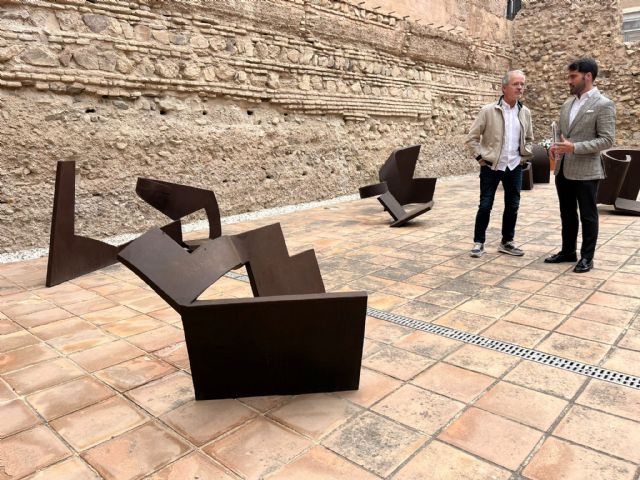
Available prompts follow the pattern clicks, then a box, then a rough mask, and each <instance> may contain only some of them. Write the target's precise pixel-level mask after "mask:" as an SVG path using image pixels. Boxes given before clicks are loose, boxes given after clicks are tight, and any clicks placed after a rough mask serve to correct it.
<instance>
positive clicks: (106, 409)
mask: <svg viewBox="0 0 640 480" xmlns="http://www.w3.org/2000/svg"><path fill="white" fill-rule="evenodd" d="M145 421H147V416H146V415H145V414H144V413H143V412H142V411H140V410H138V409H137V408H135V407H133V406H132V405H131V403H130V402H127V401H126V400H124V399H122V398H120V397H112V398H109V399H107V400H105V401H103V402H100V403H97V404H95V405H92V406H90V407H86V408H83V409H82V410H78V411H77V412H74V413H71V414H69V415H65V416H64V417H60V418H58V419H57V420H53V421H52V422H50V425H51V426H52V427H53V428H54V429H55V430H56V431H57V432H58V433H59V434H60V435H61V436H62V437H63V438H64V439H65V440H66V441H67V442H69V444H70V445H71V446H72V447H73V448H75V449H76V450H77V451H81V450H85V449H87V448H90V447H92V446H94V445H97V444H99V443H101V442H104V441H105V440H109V439H110V438H112V437H114V436H116V435H119V434H121V433H123V432H126V431H127V430H130V429H132V428H134V427H137V426H138V425H141V424H142V423H144V422H145Z"/></svg>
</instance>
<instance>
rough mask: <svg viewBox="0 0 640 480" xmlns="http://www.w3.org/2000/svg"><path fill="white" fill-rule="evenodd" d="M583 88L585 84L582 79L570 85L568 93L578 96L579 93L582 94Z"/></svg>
mask: <svg viewBox="0 0 640 480" xmlns="http://www.w3.org/2000/svg"><path fill="white" fill-rule="evenodd" d="M584 87H585V82H584V78H583V79H582V80H580V81H579V82H578V83H576V84H574V85H572V86H570V87H569V92H570V93H571V95H578V96H579V95H580V92H582V91H583V90H584Z"/></svg>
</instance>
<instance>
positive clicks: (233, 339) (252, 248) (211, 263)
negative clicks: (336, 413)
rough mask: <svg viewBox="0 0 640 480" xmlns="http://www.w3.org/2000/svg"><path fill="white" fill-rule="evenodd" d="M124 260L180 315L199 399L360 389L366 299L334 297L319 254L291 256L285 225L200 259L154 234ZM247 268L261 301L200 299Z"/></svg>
mask: <svg viewBox="0 0 640 480" xmlns="http://www.w3.org/2000/svg"><path fill="white" fill-rule="evenodd" d="M118 258H119V259H120V260H121V261H122V263H124V264H125V265H126V266H127V267H129V268H130V269H131V270H132V271H133V272H135V273H136V274H137V275H138V276H139V277H140V278H142V279H143V280H144V281H145V282H146V283H147V284H148V285H149V286H151V288H153V290H154V291H155V292H157V293H158V294H159V295H160V296H161V297H162V298H163V299H164V300H165V301H167V302H168V303H169V305H171V307H172V308H174V309H175V310H176V311H177V312H178V313H180V315H181V317H182V324H183V327H184V334H185V340H186V345H187V350H188V353H189V364H190V366H191V374H192V377H193V386H194V390H195V395H196V399H197V400H204V399H219V398H234V397H242V396H254V395H284V394H301V393H312V392H329V391H338V390H355V389H357V388H358V386H359V381H360V364H361V358H362V348H363V341H364V326H365V318H366V308H367V294H366V292H348V293H325V289H324V285H323V282H322V277H321V275H320V269H319V267H318V262H317V260H316V257H315V253H314V252H313V250H308V251H305V252H302V253H300V254H298V255H293V256H289V254H288V252H287V248H286V243H285V240H284V236H283V234H282V229H281V228H280V225H279V224H273V225H268V226H265V227H261V228H258V229H255V230H251V231H248V232H245V233H242V234H239V235H223V236H220V237H218V238H215V239H212V240H206V241H204V242H203V243H202V244H201V246H200V247H199V248H197V249H196V250H194V251H192V252H190V251H188V250H185V249H184V248H182V247H181V245H180V244H179V243H178V242H176V241H175V240H173V239H172V238H170V237H169V236H168V235H166V234H165V233H163V232H162V231H161V230H158V229H156V230H151V231H149V232H147V233H146V234H144V235H142V236H141V237H139V238H138V239H136V240H134V241H133V242H131V243H130V244H129V245H128V246H127V247H126V248H124V249H123V250H122V251H121V252H120V254H119V256H118ZM242 265H245V266H246V268H247V272H248V274H249V279H250V282H251V287H252V290H253V293H254V298H229V299H223V300H220V299H217V300H199V299H198V297H199V296H200V295H201V294H202V292H204V291H205V290H206V289H207V288H208V287H209V286H210V285H211V284H213V283H214V282H215V281H217V280H218V279H219V278H221V277H222V276H223V275H224V274H225V273H227V272H228V271H229V270H232V269H235V268H238V267H240V266H242Z"/></svg>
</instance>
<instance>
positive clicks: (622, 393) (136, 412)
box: [0, 176, 640, 480]
mask: <svg viewBox="0 0 640 480" xmlns="http://www.w3.org/2000/svg"><path fill="white" fill-rule="evenodd" d="M477 190H478V186H477V179H476V178H475V177H473V176H467V177H460V178H450V179H444V180H443V181H440V182H439V183H438V187H437V190H436V196H435V208H434V209H433V210H432V211H431V212H429V213H427V214H426V215H424V216H422V217H420V218H419V219H418V220H417V221H415V222H414V223H412V224H410V225H407V226H406V227H403V228H398V229H391V228H389V227H388V224H389V221H390V218H389V217H388V216H387V215H386V214H384V213H383V212H382V209H381V207H380V205H379V204H378V202H377V201H376V200H375V199H369V200H362V201H354V202H349V203H342V204H338V205H332V206H327V207H322V208H316V209H313V210H307V211H304V212H295V213H290V214H286V215H281V216H277V217H271V218H266V219H261V220H259V221H252V222H245V223H243V224H233V225H225V226H224V231H225V233H237V232H241V231H244V230H247V229H249V228H253V227H256V226H258V225H265V224H269V223H273V222H276V221H279V222H281V223H282V225H283V228H284V231H285V235H286V238H287V243H288V247H289V251H290V252H292V253H296V252H299V251H301V250H304V249H307V248H314V249H315V250H316V253H317V256H318V259H319V263H320V266H321V270H322V273H323V276H324V280H325V284H326V286H327V289H328V290H330V291H344V290H354V289H365V290H367V291H368V292H369V306H370V307H374V308H376V309H379V310H387V311H390V312H394V313H397V314H400V315H404V316H407V317H410V318H413V319H417V320H422V321H427V322H432V323H434V324H437V325H442V326H447V327H450V328H455V329H459V330H464V331H467V332H470V333H475V334H479V335H483V336H486V337H490V338H495V339H497V340H502V341H506V342H510V343H514V344H518V345H521V346H523V347H528V348H533V349H537V350H540V351H545V352H549V353H552V354H555V355H558V356H561V357H565V358H568V359H573V360H578V361H582V362H586V363H590V364H594V365H600V366H604V367H606V368H610V369H613V370H616V371H620V372H625V373H628V374H631V375H636V376H637V375H640V315H639V310H640V250H639V249H638V247H639V246H640V218H634V217H625V216H619V215H615V214H613V213H612V212H611V210H610V209H609V208H607V207H602V208H601V219H600V223H601V231H600V239H599V250H598V253H597V255H596V259H595V265H596V267H595V269H594V270H593V271H592V272H590V273H588V274H585V275H576V274H573V273H572V272H571V265H570V264H561V265H547V264H544V263H543V259H544V257H545V256H546V255H548V254H549V253H551V252H555V251H557V250H558V246H559V242H560V230H559V227H560V222H559V218H558V207H557V201H556V198H555V190H554V187H553V185H552V184H549V185H536V186H535V189H534V190H533V191H528V192H523V193H522V206H521V212H520V218H519V221H518V229H517V238H516V242H517V243H518V244H519V245H521V246H522V248H523V249H524V250H525V252H526V255H525V256H524V257H522V258H514V257H509V256H504V255H500V254H498V253H497V252H496V247H497V242H498V240H499V233H500V212H498V214H496V215H494V217H493V219H492V222H491V225H490V228H489V231H488V239H489V241H488V244H487V253H486V254H485V255H484V256H483V257H482V258H480V259H471V258H470V257H469V256H468V249H469V248H470V247H471V232H472V230H473V222H474V216H475V206H476V204H477V193H478V192H477ZM501 196H502V193H501V192H499V193H498V198H497V199H496V206H497V207H498V208H499V209H500V206H501V204H502V198H501ZM194 236H199V235H194ZM45 270H46V258H43V259H38V260H34V261H26V262H21V263H15V264H2V265H0V419H1V421H0V478H2V479H18V478H29V479H46V480H56V479H65V480H66V479H71V478H78V479H80V478H82V479H93V478H107V479H138V478H151V479H181V480H182V479H192V478H200V479H236V480H238V479H258V478H270V479H303V480H306V479H316V478H317V479H334V478H335V479H349V480H351V479H375V478H393V479H397V480H406V479H452V480H458V479H469V480H482V479H505V480H507V479H512V480H516V479H523V478H526V479H535V480H543V479H577V480H584V479H603V480H613V479H616V480H617V479H629V480H632V479H633V480H638V478H639V477H640V448H639V447H638V445H640V390H637V389H633V388H629V387H625V386H620V385H616V384H612V383H608V382H605V381H601V380H595V379H589V378H587V377H583V376H580V375H578V374H575V373H572V372H568V371H564V370H559V369H556V368H553V367H549V366H545V365H541V364H538V363H533V362H530V361H527V360H522V359H520V358H518V357H515V356H510V355H507V354H504V353H500V352H496V351H493V350H487V349H484V348H482V347H478V346H474V345H469V344H465V343H463V342H460V341H457V340H452V339H448V338H444V337H441V336H438V335H435V334H431V333H426V332H422V331H416V330H413V329H411V328H406V327H401V326H398V325H396V324H393V323H389V322H386V321H383V320H380V319H377V318H373V317H367V328H366V339H365V348H364V354H363V367H362V374H361V384H360V385H361V388H360V390H358V391H353V392H336V393H321V394H315V395H301V396H272V397H256V398H240V399H227V400H218V401H203V402H196V401H195V400H194V398H193V387H192V384H191V377H190V369H189V362H188V356H187V352H186V348H185V343H184V335H183V332H182V329H181V322H180V318H179V316H178V315H177V314H176V313H175V312H174V311H173V310H172V309H171V308H169V307H168V305H167V304H166V303H165V302H163V301H162V300H161V299H160V298H159V297H158V296H156V295H155V294H154V293H153V292H152V291H151V290H150V289H149V288H148V287H146V286H145V285H144V284H143V283H142V282H141V281H140V280H139V279H138V278H137V277H136V276H135V275H133V274H132V273H131V272H129V271H128V270H127V269H126V268H125V267H124V266H122V265H114V266H112V267H109V268H105V269H103V270H101V271H98V272H94V273H92V274H90V275H86V276H84V277H81V278H77V279H75V280H73V281H71V282H67V283H65V284H62V285H59V286H56V287H54V288H50V289H47V288H44V277H45ZM250 295H251V291H250V288H249V285H248V284H247V283H245V282H242V281H240V280H234V279H231V278H223V279H222V280H221V281H219V282H218V283H217V284H215V285H214V286H212V287H211V288H210V289H208V290H207V292H205V294H204V296H205V297H208V298H224V297H243V296H250Z"/></svg>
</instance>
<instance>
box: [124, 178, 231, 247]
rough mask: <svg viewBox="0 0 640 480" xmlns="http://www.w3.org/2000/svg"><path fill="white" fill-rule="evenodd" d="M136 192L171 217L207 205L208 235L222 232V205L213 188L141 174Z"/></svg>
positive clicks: (214, 236) (173, 218)
mask: <svg viewBox="0 0 640 480" xmlns="http://www.w3.org/2000/svg"><path fill="white" fill-rule="evenodd" d="M136 193H137V194H138V196H139V197H140V198H141V199H142V200H144V201H145V202H147V203H148V204H149V205H151V206H152V207H154V208H155V209H156V210H158V211H160V212H162V213H164V214H165V215H166V216H167V217H169V218H171V219H172V220H180V219H181V218H182V217H186V216H187V215H189V214H191V213H193V212H196V211H198V210H201V209H204V211H205V212H206V214H207V220H208V222H209V238H217V237H219V236H220V235H221V234H222V226H221V224H220V209H219V208H218V201H217V200H216V195H215V194H214V193H213V192H212V191H211V190H205V189H203V188H197V187H191V186H189V185H181V184H179V183H171V182H165V181H162V180H153V179H150V178H141V177H140V178H138V182H137V183H136Z"/></svg>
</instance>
